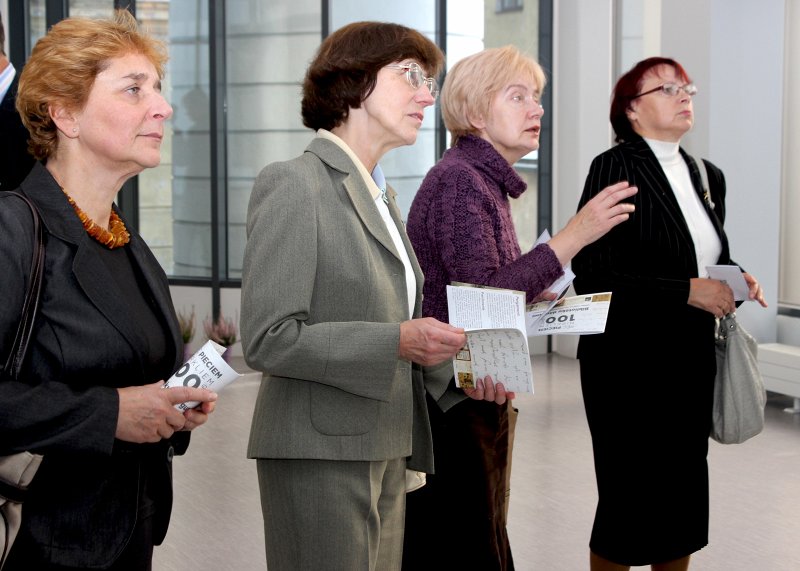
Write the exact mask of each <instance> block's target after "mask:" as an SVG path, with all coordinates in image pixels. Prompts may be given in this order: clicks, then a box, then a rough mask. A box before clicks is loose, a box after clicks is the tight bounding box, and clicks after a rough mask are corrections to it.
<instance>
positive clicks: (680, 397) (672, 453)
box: [572, 57, 766, 571]
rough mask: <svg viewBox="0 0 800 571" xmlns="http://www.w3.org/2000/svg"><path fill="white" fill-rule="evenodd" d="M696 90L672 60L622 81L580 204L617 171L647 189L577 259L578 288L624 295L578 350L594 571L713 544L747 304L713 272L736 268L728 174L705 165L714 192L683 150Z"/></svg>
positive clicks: (757, 296)
mask: <svg viewBox="0 0 800 571" xmlns="http://www.w3.org/2000/svg"><path fill="white" fill-rule="evenodd" d="M696 92H697V89H696V88H695V86H694V85H693V84H692V82H691V80H690V79H689V76H688V75H687V73H686V71H685V70H684V69H683V67H682V66H681V65H680V64H679V63H678V62H676V61H674V60H672V59H668V58H660V57H658V58H649V59H646V60H644V61H641V62H639V63H638V64H636V65H635V66H634V67H633V68H632V69H631V70H630V71H629V72H627V73H626V74H625V75H624V76H622V77H621V78H620V79H619V81H618V82H617V85H616V87H615V88H614V95H613V100H612V103H611V113H610V118H611V123H612V125H613V127H614V131H615V132H616V135H617V141H618V142H619V144H618V145H617V146H615V147H613V148H612V149H610V150H608V151H606V152H604V153H602V154H601V155H599V156H598V157H596V158H595V159H594V161H593V162H592V165H591V168H590V170H589V175H588V176H587V178H586V186H585V188H584V191H583V197H582V198H581V201H580V205H583V204H585V203H586V201H588V200H590V199H591V198H592V196H594V195H595V194H596V193H597V192H598V191H599V190H600V189H602V188H603V187H604V186H606V185H607V184H609V183H613V182H616V181H619V180H627V181H629V182H630V183H631V184H635V185H636V186H637V187H639V193H638V194H636V195H635V196H633V197H632V198H631V199H629V200H630V201H632V202H633V203H634V204H635V206H636V209H635V210H634V213H633V214H631V219H630V220H629V221H628V223H627V224H623V225H620V226H618V227H616V228H614V229H613V230H612V231H611V232H609V233H608V234H607V235H606V236H604V237H603V238H601V239H600V240H598V241H597V242H595V243H594V244H591V245H589V246H588V247H586V248H584V249H583V250H582V251H581V252H580V253H579V254H578V255H577V256H576V257H575V259H574V260H573V263H572V266H573V269H574V271H575V274H576V275H577V278H576V279H575V289H576V290H577V291H578V292H579V293H583V292H587V293H588V292H593V291H612V292H614V298H613V300H612V302H611V308H610V311H609V315H608V321H607V324H606V330H605V333H603V334H601V335H587V336H583V337H581V340H580V344H579V347H578V357H579V359H580V367H581V383H582V388H583V398H584V405H585V408H586V416H587V419H588V422H589V428H590V430H591V433H592V445H593V448H594V462H595V472H596V475H597V487H598V493H599V501H598V505H597V512H596V515H595V521H594V528H593V530H592V538H591V542H590V544H589V546H590V549H591V553H590V560H591V568H592V570H593V571H612V570H613V571H618V570H622V569H628V568H629V566H631V565H652V568H653V569H656V570H660V571H681V570H685V569H688V567H689V558H690V556H691V554H692V553H694V552H695V551H697V550H699V549H701V548H703V547H704V546H705V545H706V544H707V543H708V466H707V464H706V455H707V453H708V435H709V431H710V428H711V408H712V395H713V390H714V374H715V371H716V364H715V352H714V327H715V324H714V317H715V316H717V317H720V316H722V315H724V314H726V313H730V312H732V311H734V309H735V307H736V306H735V303H734V299H733V293H732V292H731V290H730V288H729V287H728V286H727V285H725V284H724V283H722V282H719V281H717V280H712V279H709V278H708V277H707V275H708V274H707V272H706V269H705V268H706V266H707V265H713V264H733V263H734V262H733V261H732V260H731V257H730V253H729V249H728V239H727V237H726V236H725V232H724V230H723V227H722V225H723V222H724V221H725V178H724V176H723V174H722V171H720V170H719V169H718V168H717V167H715V166H714V165H712V164H711V163H708V162H706V165H707V169H708V179H709V183H710V184H709V186H710V189H709V193H704V192H703V188H702V184H701V177H700V172H699V170H698V165H697V163H696V162H695V161H694V160H693V159H692V157H691V156H689V155H688V154H687V153H686V152H685V151H684V150H683V149H682V148H681V146H680V141H681V138H682V137H683V135H685V134H686V133H687V132H688V131H689V129H691V127H692V124H693V123H694V112H693V107H692V97H693V96H694V95H695V94H696ZM744 277H745V280H746V281H747V283H748V284H749V286H750V298H751V299H753V300H756V301H758V302H759V303H760V304H761V305H763V306H766V303H765V302H764V297H763V292H762V290H761V288H760V286H759V285H758V282H757V281H756V280H755V278H753V277H752V276H750V275H749V274H747V273H745V274H744ZM620 351H624V358H623V359H622V360H621V361H620V360H619V359H617V358H615V357H614V356H615V355H619V354H620Z"/></svg>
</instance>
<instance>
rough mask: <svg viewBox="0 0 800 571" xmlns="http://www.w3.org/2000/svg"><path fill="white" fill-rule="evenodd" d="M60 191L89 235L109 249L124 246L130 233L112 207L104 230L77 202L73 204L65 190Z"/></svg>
mask: <svg viewBox="0 0 800 571" xmlns="http://www.w3.org/2000/svg"><path fill="white" fill-rule="evenodd" d="M61 191H62V192H63V193H64V195H65V196H66V197H67V200H68V201H69V203H70V205H71V206H72V208H73V209H74V210H75V214H77V215H78V218H79V219H80V221H81V224H83V227H84V229H85V230H86V233H87V234H89V236H91V237H92V238H94V239H95V240H97V241H98V242H100V243H101V244H102V245H103V246H105V247H106V248H108V249H109V250H113V249H114V248H119V247H120V246H124V245H125V244H127V243H128V242H130V241H131V235H130V234H129V233H128V229H127V228H125V223H124V222H123V221H122V220H121V219H120V217H119V215H118V214H117V213H116V212H114V209H113V208H112V209H111V217H110V218H109V221H108V226H109V230H106V229H105V228H103V227H102V226H100V225H99V224H98V223H97V222H95V221H94V220H92V219H91V218H89V216H88V215H87V214H86V213H85V212H84V211H83V210H81V209H80V207H79V206H78V205H77V204H75V201H74V200H73V199H72V197H71V196H70V195H69V194H67V191H66V190H64V189H63V188H62V189H61Z"/></svg>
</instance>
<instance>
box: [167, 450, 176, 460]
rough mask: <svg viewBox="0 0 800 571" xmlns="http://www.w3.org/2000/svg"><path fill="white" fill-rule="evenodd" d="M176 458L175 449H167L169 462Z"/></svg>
mask: <svg viewBox="0 0 800 571" xmlns="http://www.w3.org/2000/svg"><path fill="white" fill-rule="evenodd" d="M174 456H175V448H173V447H172V446H170V447H169V448H167V462H172V458H173V457H174Z"/></svg>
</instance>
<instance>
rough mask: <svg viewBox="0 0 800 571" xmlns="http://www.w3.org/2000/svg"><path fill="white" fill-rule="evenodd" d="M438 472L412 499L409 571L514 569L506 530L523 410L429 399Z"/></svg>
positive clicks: (408, 505)
mask: <svg viewBox="0 0 800 571" xmlns="http://www.w3.org/2000/svg"><path fill="white" fill-rule="evenodd" d="M428 414H429V416H430V420H431V428H432V432H433V446H434V462H435V470H436V473H435V474H430V475H428V480H427V484H426V485H425V486H424V487H422V488H420V489H419V490H417V491H414V492H411V493H409V494H407V496H406V525H405V539H404V546H403V569H404V570H406V571H425V570H429V569H430V570H442V569H459V570H467V571H468V570H472V569H474V570H480V571H495V570H497V571H512V570H513V569H514V563H513V560H512V558H511V547H510V546H509V543H508V533H507V531H506V515H507V500H508V494H509V481H510V474H511V446H512V443H513V427H514V423H515V422H514V421H515V419H516V414H517V412H516V410H514V409H513V408H512V407H510V405H509V404H508V403H506V404H505V405H503V406H498V405H496V404H494V403H488V402H485V401H475V400H471V399H467V400H465V401H463V402H461V403H459V404H457V405H456V406H454V407H453V408H451V409H450V410H449V411H448V412H446V413H443V412H442V411H441V410H440V409H439V407H438V406H437V405H436V403H435V402H434V401H433V400H432V399H431V398H430V397H428Z"/></svg>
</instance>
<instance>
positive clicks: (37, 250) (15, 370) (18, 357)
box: [3, 192, 44, 381]
mask: <svg viewBox="0 0 800 571" xmlns="http://www.w3.org/2000/svg"><path fill="white" fill-rule="evenodd" d="M10 194H13V195H15V196H17V197H18V198H20V199H21V200H23V201H25V203H26V204H27V205H28V207H29V208H30V210H31V216H32V217H33V233H34V244H33V256H32V259H31V275H30V278H29V281H28V289H27V291H26V292H25V301H24V302H23V304H22V316H21V318H20V321H19V325H18V326H17V333H16V335H15V336H14V343H13V344H12V345H11V351H10V352H9V354H8V359H7V360H6V365H5V367H4V368H3V371H4V374H5V376H6V378H7V379H9V380H12V381H16V380H17V379H18V378H19V375H20V371H21V369H22V362H23V361H24V360H25V355H26V353H27V352H28V343H29V342H30V339H31V334H32V333H33V322H34V321H35V320H36V313H37V311H38V309H39V298H40V297H41V292H42V276H43V274H44V231H43V230H42V222H41V218H40V216H39V210H38V209H37V208H36V205H35V204H33V202H31V200H30V199H29V198H28V197H27V196H25V195H24V194H22V193H19V192H12V193H10Z"/></svg>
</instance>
